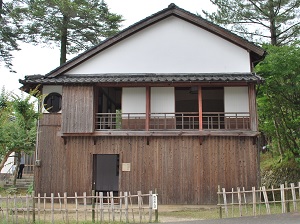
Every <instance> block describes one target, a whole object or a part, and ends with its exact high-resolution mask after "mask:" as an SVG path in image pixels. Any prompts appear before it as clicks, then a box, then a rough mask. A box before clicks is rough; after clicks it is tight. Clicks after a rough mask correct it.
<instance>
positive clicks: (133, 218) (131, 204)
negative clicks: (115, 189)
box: [129, 191, 135, 222]
mask: <svg viewBox="0 0 300 224" xmlns="http://www.w3.org/2000/svg"><path fill="white" fill-rule="evenodd" d="M129 200H130V206H131V209H132V219H133V222H135V219H134V211H133V207H132V199H131V194H130V191H129Z"/></svg>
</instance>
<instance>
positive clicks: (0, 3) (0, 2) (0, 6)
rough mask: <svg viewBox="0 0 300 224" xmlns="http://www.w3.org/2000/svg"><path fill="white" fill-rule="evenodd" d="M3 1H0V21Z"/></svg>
mask: <svg viewBox="0 0 300 224" xmlns="http://www.w3.org/2000/svg"><path fill="white" fill-rule="evenodd" d="M2 10H3V0H0V20H1V19H2Z"/></svg>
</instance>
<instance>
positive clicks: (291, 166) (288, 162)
mask: <svg viewBox="0 0 300 224" xmlns="http://www.w3.org/2000/svg"><path fill="white" fill-rule="evenodd" d="M270 155H271V153H270V152H269V153H266V154H263V155H262V160H263V162H262V164H261V185H263V186H266V187H267V188H271V186H274V187H276V186H279V185H280V184H284V183H285V182H287V183H298V182H299V180H300V167H299V164H298V163H297V162H296V161H295V160H294V159H293V158H291V159H288V158H285V159H284V160H281V159H280V158H279V157H278V156H276V155H275V156H270Z"/></svg>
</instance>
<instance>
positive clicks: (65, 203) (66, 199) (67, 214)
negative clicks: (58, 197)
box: [64, 192, 69, 223]
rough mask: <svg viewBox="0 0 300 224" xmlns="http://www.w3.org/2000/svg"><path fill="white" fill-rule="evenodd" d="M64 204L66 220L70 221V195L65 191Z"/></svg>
mask: <svg viewBox="0 0 300 224" xmlns="http://www.w3.org/2000/svg"><path fill="white" fill-rule="evenodd" d="M64 206H65V215H66V222H67V223H69V213H68V197H67V192H65V193H64Z"/></svg>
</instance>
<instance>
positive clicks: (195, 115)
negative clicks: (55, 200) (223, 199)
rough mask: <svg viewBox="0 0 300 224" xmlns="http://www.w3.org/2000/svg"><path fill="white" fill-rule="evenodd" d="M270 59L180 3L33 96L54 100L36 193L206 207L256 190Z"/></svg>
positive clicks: (47, 105) (63, 70) (72, 64)
mask: <svg viewBox="0 0 300 224" xmlns="http://www.w3.org/2000/svg"><path fill="white" fill-rule="evenodd" d="M263 56H264V50H263V49H261V48H260V47H257V46H255V45H254V44H252V43H250V42H248V41H246V40H245V39H243V38H240V37H238V36H236V35H235V34H233V33H231V32H229V31H228V30H225V29H223V28H221V27H219V26H217V25H215V24H212V23H210V22H208V21H206V20H205V19H203V18H200V17H198V16H196V15H194V14H191V13H190V12H187V11H185V10H183V9H181V8H179V7H177V6H175V5H174V4H171V5H170V6H169V7H168V8H166V9H163V10H162V11H159V12H158V13H156V14H153V15H151V16H149V17H147V18H145V19H143V20H141V21H140V22H138V23H136V24H134V25H132V26H130V27H128V28H126V29H124V30H123V31H121V32H120V33H118V34H117V35H115V36H113V37H111V38H108V39H106V40H105V41H103V42H102V43H100V44H99V45H97V46H95V47H93V48H91V49H90V50H88V51H86V52H84V53H82V54H80V55H78V56H77V57H75V58H73V59H72V60H70V61H68V62H67V63H65V64H64V65H62V66H60V67H58V68H56V69H54V70H53V71H51V72H49V73H48V74H46V75H45V76H41V75H35V76H26V77H25V79H24V80H20V82H21V83H22V84H23V90H24V91H29V89H32V88H34V87H36V86H37V85H40V87H39V88H40V89H41V92H42V93H43V94H45V96H46V97H45V99H44V106H43V113H44V114H43V116H42V118H41V119H40V121H39V126H38V139H37V152H36V160H37V162H36V163H37V166H36V168H35V190H36V192H40V193H48V194H49V193H56V194H57V193H63V192H68V193H69V194H74V192H78V193H82V192H91V191H92V189H95V190H97V191H114V192H116V193H117V192H119V191H131V192H135V191H137V190H141V191H143V192H146V191H149V190H154V189H155V188H156V189H157V190H158V194H159V202H160V203H163V204H208V203H215V202H216V199H217V195H216V191H217V186H218V185H221V186H222V187H226V188H230V187H237V186H243V187H246V188H250V187H252V186H256V185H257V184H258V180H259V179H258V178H259V174H258V171H259V163H258V162H259V161H258V156H259V150H258V147H259V146H258V141H257V139H258V135H259V133H258V130H257V111H256V96H255V87H256V85H257V84H259V83H260V82H261V81H262V80H261V78H260V77H259V76H257V75H256V74H254V73H253V67H254V66H255V64H256V63H257V62H258V61H259V60H261V59H262V58H263Z"/></svg>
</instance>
